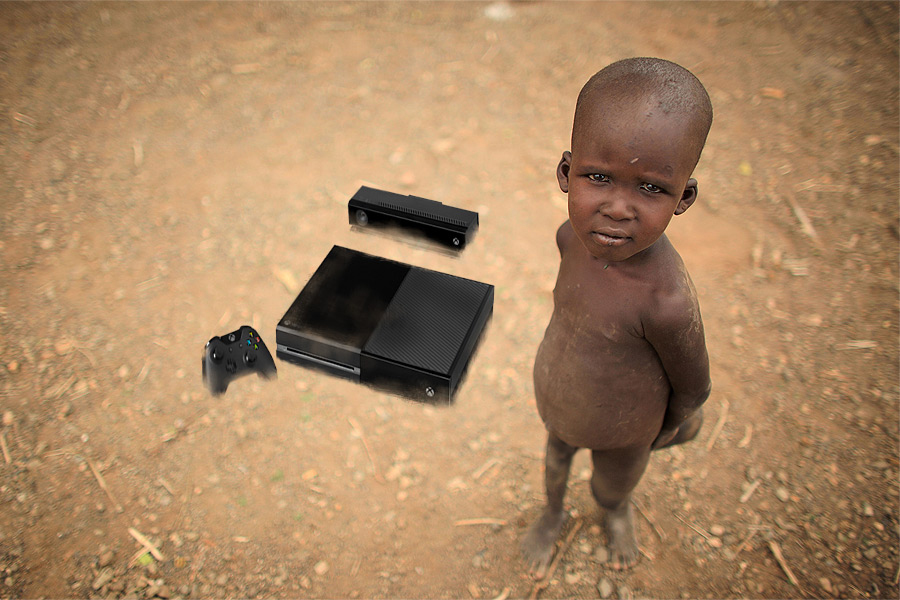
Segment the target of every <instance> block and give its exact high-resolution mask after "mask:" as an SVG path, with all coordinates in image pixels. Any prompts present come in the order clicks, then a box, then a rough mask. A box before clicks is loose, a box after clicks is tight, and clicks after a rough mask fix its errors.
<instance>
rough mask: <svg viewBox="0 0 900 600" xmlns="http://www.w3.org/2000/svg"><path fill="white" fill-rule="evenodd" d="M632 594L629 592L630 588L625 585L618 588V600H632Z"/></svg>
mask: <svg viewBox="0 0 900 600" xmlns="http://www.w3.org/2000/svg"><path fill="white" fill-rule="evenodd" d="M633 599H634V592H632V591H631V588H630V587H628V586H627V585H620V586H619V600H633Z"/></svg>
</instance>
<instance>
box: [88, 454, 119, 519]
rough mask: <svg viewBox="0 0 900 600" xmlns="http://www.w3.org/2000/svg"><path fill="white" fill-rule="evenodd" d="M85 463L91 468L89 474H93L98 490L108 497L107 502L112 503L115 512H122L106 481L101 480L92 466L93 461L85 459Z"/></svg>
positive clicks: (101, 476) (100, 476)
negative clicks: (98, 486)
mask: <svg viewBox="0 0 900 600" xmlns="http://www.w3.org/2000/svg"><path fill="white" fill-rule="evenodd" d="M85 460H86V461H87V464H88V466H89V467H90V468H91V473H93V474H94V478H95V479H96V480H97V483H98V484H99V485H100V489H102V490H103V491H104V492H106V495H107V496H108V497H109V501H110V502H112V504H113V508H114V509H115V511H116V512H119V513H120V512H123V511H124V510H125V509H124V508H122V505H121V504H119V501H118V500H116V497H115V496H113V493H112V491H111V490H110V489H109V486H108V485H106V480H105V479H104V478H103V475H102V474H101V473H100V471H98V470H97V467H96V465H94V461H92V460H91V459H89V458H86V459H85Z"/></svg>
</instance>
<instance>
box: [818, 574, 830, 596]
mask: <svg viewBox="0 0 900 600" xmlns="http://www.w3.org/2000/svg"><path fill="white" fill-rule="evenodd" d="M819 586H821V588H822V589H823V590H825V593H826V594H830V593H832V588H831V582H830V581H828V578H827V577H822V578H820V579H819Z"/></svg>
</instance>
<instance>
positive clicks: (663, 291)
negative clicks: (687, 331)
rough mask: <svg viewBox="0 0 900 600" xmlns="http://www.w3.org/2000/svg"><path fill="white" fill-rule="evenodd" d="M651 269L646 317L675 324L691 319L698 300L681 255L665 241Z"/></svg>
mask: <svg viewBox="0 0 900 600" xmlns="http://www.w3.org/2000/svg"><path fill="white" fill-rule="evenodd" d="M662 250H663V252H662V253H661V256H658V257H657V259H658V260H657V264H656V265H655V269H654V270H653V274H654V283H653V286H652V289H653V292H652V293H651V294H649V297H648V300H649V302H648V308H649V311H648V317H649V319H650V320H652V321H655V322H657V323H658V324H660V325H664V326H665V325H668V326H678V325H679V324H681V325H684V324H685V323H691V322H693V321H694V320H695V319H696V318H697V315H698V311H699V303H698V301H697V291H696V289H695V287H694V282H693V281H692V280H691V276H690V274H689V273H688V270H687V267H686V266H685V264H684V261H683V260H682V259H681V255H679V254H678V252H677V251H676V250H675V248H674V247H673V246H672V245H671V244H670V243H668V240H665V245H664V248H662Z"/></svg>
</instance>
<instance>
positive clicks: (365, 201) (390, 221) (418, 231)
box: [347, 186, 478, 250]
mask: <svg viewBox="0 0 900 600" xmlns="http://www.w3.org/2000/svg"><path fill="white" fill-rule="evenodd" d="M347 212H348V215H349V218H350V224H351V225H354V226H357V227H359V228H361V229H368V228H374V229H390V228H396V229H400V230H402V231H404V232H409V233H412V234H414V235H419V236H421V237H424V238H427V239H429V240H432V241H434V242H437V243H438V244H440V245H441V246H443V247H446V248H449V249H451V250H462V249H463V248H465V247H466V244H468V243H469V242H471V241H472V238H473V237H474V235H475V231H476V230H477V229H478V213H477V212H473V211H471V210H464V209H462V208H456V207H455V206H448V205H446V204H442V203H440V202H437V201H436V200H429V199H427V198H419V197H418V196H402V195H400V194H395V193H393V192H386V191H384V190H376V189H374V188H370V187H366V186H362V187H361V188H359V190H358V191H357V192H356V193H355V194H353V198H351V199H350V201H349V202H348V203H347Z"/></svg>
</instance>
